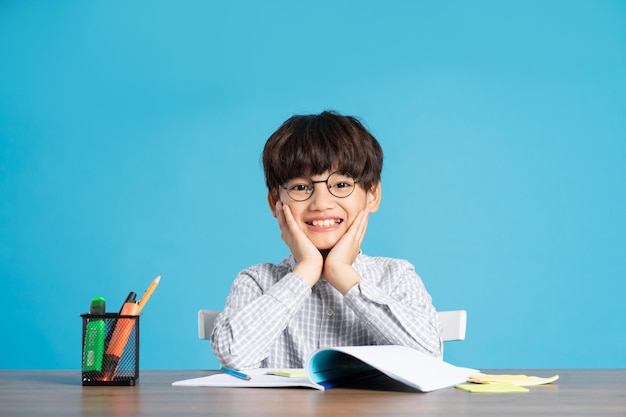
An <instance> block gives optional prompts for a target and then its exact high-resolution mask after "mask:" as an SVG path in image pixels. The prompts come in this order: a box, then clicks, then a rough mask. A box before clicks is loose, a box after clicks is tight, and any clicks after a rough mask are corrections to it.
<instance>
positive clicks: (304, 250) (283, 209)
mask: <svg viewBox="0 0 626 417" xmlns="http://www.w3.org/2000/svg"><path fill="white" fill-rule="evenodd" d="M276 218H277V219H278V226H279V227H280V237H281V238H282V239H283V241H284V242H285V243H286V244H287V246H288V247H289V250H291V254H292V255H293V257H294V259H295V260H296V267H295V269H294V271H293V272H294V273H296V274H298V275H300V276H301V277H303V278H304V281H305V282H306V283H307V285H308V286H309V287H313V285H315V283H316V282H317V281H319V279H320V277H321V276H322V268H323V267H324V258H323V257H322V254H321V253H320V251H319V250H318V249H317V248H316V247H315V245H314V244H313V242H311V241H310V240H309V238H308V237H307V236H306V234H304V232H303V231H302V230H301V229H300V226H298V224H297V223H296V221H295V219H294V218H293V215H292V214H291V210H290V208H289V206H288V205H286V204H283V203H282V202H281V201H277V202H276Z"/></svg>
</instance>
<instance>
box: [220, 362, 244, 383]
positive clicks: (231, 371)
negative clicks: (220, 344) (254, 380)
mask: <svg viewBox="0 0 626 417" xmlns="http://www.w3.org/2000/svg"><path fill="white" fill-rule="evenodd" d="M220 370H221V371H222V372H224V373H226V374H228V375H232V376H234V377H237V378H241V379H245V380H246V381H250V379H251V378H250V375H246V374H244V373H243V372H239V371H235V370H234V369H230V368H227V367H225V366H222V367H221V368H220Z"/></svg>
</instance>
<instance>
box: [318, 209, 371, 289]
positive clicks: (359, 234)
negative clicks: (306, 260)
mask: <svg viewBox="0 0 626 417" xmlns="http://www.w3.org/2000/svg"><path fill="white" fill-rule="evenodd" d="M368 218H369V210H368V209H365V210H363V211H361V212H360V213H359V214H358V216H357V217H356V219H354V222H353V223H352V225H351V226H350V228H349V229H348V231H347V232H346V234H345V235H343V237H342V238H341V239H340V240H339V242H337V244H336V245H335V246H334V247H333V248H332V250H331V251H330V252H329V253H328V255H327V256H326V260H325V261H324V269H323V275H324V277H325V278H326V280H327V281H328V282H329V283H330V284H331V285H332V286H333V287H335V288H336V289H337V290H338V291H339V292H341V293H342V294H344V295H345V294H346V293H347V292H348V291H350V289H351V288H352V287H354V286H355V285H356V284H357V283H358V282H359V280H360V279H361V276H360V275H359V274H358V273H357V272H356V271H355V270H354V268H353V267H352V264H353V263H354V261H355V259H356V257H357V255H358V254H359V253H360V252H361V243H362V242H363V238H364V237H365V232H366V231H367V221H368Z"/></svg>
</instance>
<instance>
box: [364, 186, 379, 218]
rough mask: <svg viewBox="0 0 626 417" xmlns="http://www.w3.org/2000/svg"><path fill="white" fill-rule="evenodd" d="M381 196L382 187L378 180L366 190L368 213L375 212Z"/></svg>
mask: <svg viewBox="0 0 626 417" xmlns="http://www.w3.org/2000/svg"><path fill="white" fill-rule="evenodd" d="M381 198H382V189H381V186H380V182H379V183H378V184H376V185H375V186H374V187H372V189H370V190H369V191H368V192H367V208H368V209H369V211H370V213H375V212H376V211H378V206H379V205H380V199H381Z"/></svg>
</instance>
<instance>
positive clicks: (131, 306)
mask: <svg viewBox="0 0 626 417" xmlns="http://www.w3.org/2000/svg"><path fill="white" fill-rule="evenodd" d="M136 297H137V294H135V293H134V292H132V291H131V292H130V293H129V294H128V297H126V301H124V305H123V306H122V309H121V311H120V316H138V315H139V304H137V302H136V301H135V299H136ZM134 327H135V320H134V319H129V318H119V319H118V320H117V322H116V323H115V329H113V334H112V335H111V339H110V340H109V344H108V346H107V350H106V352H105V354H104V360H105V363H104V364H105V369H104V375H103V377H102V380H103V381H113V378H114V377H115V373H116V372H117V366H118V365H119V363H120V358H121V357H122V354H123V353H124V349H125V348H126V342H128V338H129V337H130V335H131V333H132V331H133V328H134Z"/></svg>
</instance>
